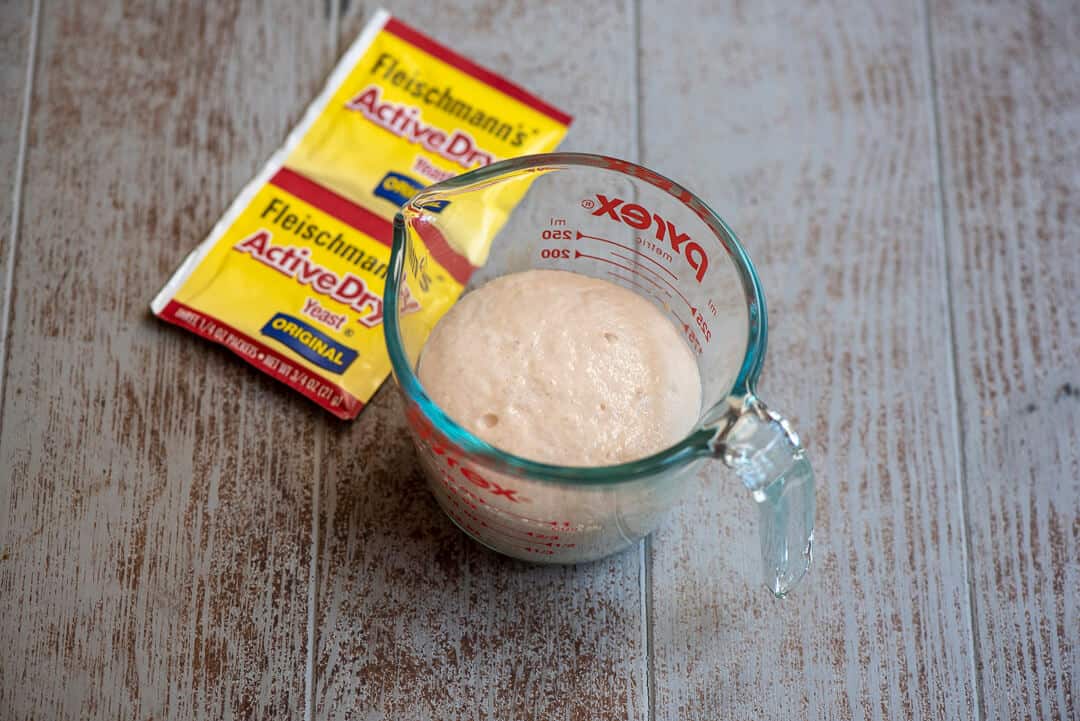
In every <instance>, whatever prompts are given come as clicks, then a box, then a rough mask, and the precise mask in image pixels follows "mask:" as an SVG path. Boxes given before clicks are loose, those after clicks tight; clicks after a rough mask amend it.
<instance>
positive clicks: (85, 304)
mask: <svg viewBox="0 0 1080 721" xmlns="http://www.w3.org/2000/svg"><path fill="white" fill-rule="evenodd" d="M436 5H439V6H442V5H443V4H442V3H425V2H419V1H408V2H406V1H402V2H392V3H391V4H390V9H391V10H392V11H394V12H395V13H396V14H399V15H400V16H401V17H402V18H403V19H405V20H406V21H407V22H410V23H412V24H414V25H416V26H418V27H420V28H422V29H425V30H426V31H427V32H429V33H430V34H432V35H434V36H435V37H436V38H438V39H439V40H441V41H443V42H445V43H446V44H448V45H450V46H451V47H453V48H455V49H456V50H458V51H460V52H462V53H464V54H466V55H468V56H471V57H472V58H474V59H476V60H478V61H480V62H482V63H484V64H486V65H490V66H492V67H493V68H495V69H498V70H499V71H501V72H504V73H505V74H507V75H509V76H510V77H511V78H513V79H514V80H516V81H518V82H520V83H522V84H523V85H526V86H527V87H529V88H531V89H533V90H535V91H537V92H538V93H539V94H540V95H541V96H543V97H545V98H547V99H549V100H550V101H551V102H553V103H554V104H555V105H557V106H558V107H561V108H565V109H567V110H568V111H570V112H571V113H572V114H573V115H574V116H575V117H576V120H575V124H574V126H573V128H572V131H571V135H570V136H569V137H568V139H567V142H566V143H565V144H564V146H563V147H564V148H566V149H573V150H585V151H593V152H601V153H607V154H613V155H617V156H621V157H625V158H629V159H632V160H639V161H640V162H642V163H644V164H646V165H648V166H650V167H652V168H655V169H656V170H658V171H660V172H663V173H665V174H667V175H669V176H671V177H674V178H678V179H680V180H683V181H685V183H686V184H687V185H688V186H689V187H691V188H692V189H694V190H696V191H697V192H698V193H699V194H700V195H702V196H703V197H704V198H706V199H708V200H709V201H711V203H712V204H713V205H714V207H716V208H718V209H720V210H721V212H722V213H723V214H725V215H726V217H727V218H728V220H730V221H731V223H732V224H733V225H734V226H735V228H736V230H737V231H738V232H739V234H740V236H741V237H742V238H743V239H744V241H745V242H746V244H747V246H748V247H749V249H750V252H751V254H752V255H753V257H754V259H755V260H756V262H757V264H758V266H759V269H760V271H761V274H762V276H763V281H764V284H765V287H766V289H767V291H768V293H769V302H770V307H771V315H772V317H771V321H772V331H773V333H772V338H771V343H770V357H769V361H768V364H767V368H766V375H765V378H764V380H763V383H762V392H763V395H764V396H765V397H766V398H767V399H769V400H770V401H772V402H774V403H775V405H776V406H777V407H778V408H781V409H783V410H784V411H785V412H787V413H788V414H790V415H791V416H792V418H793V419H794V420H795V422H796V424H797V427H798V428H799V430H800V432H801V433H802V435H803V436H804V437H805V439H806V440H807V441H808V443H809V445H810V447H811V451H812V453H813V456H814V459H815V462H816V464H817V466H818V468H819V470H820V477H821V488H820V492H819V505H818V536H817V537H818V543H817V554H818V555H817V562H816V567H815V569H814V571H813V574H812V576H811V577H810V578H809V581H808V582H807V583H806V584H805V586H804V587H802V588H800V589H799V590H798V591H797V592H796V593H795V594H794V595H793V596H792V597H791V598H790V599H788V600H786V601H783V602H777V601H774V600H771V599H770V598H769V597H768V595H767V594H766V593H765V592H764V591H762V590H761V589H760V588H759V586H758V578H757V562H756V555H755V554H756V546H755V540H754V536H753V531H754V524H755V519H754V518H753V517H752V508H751V507H750V504H748V503H746V502H745V500H744V499H741V498H739V495H738V487H737V481H735V480H734V478H733V477H732V476H731V475H730V474H728V473H727V472H725V471H722V470H720V469H719V468H717V469H715V470H714V472H713V473H712V474H710V476H709V477H702V478H701V479H700V480H699V482H698V485H697V487H696V488H695V489H694V491H693V493H692V494H691V496H692V497H691V499H690V500H689V501H688V502H687V503H685V504H684V505H683V506H682V507H681V508H680V509H679V511H678V512H677V513H676V514H675V515H674V516H673V517H672V518H671V519H670V520H669V522H667V524H666V525H664V526H663V528H662V529H661V530H660V531H659V532H658V533H657V534H655V535H654V536H653V537H652V538H651V539H649V540H648V541H646V542H645V543H643V544H642V545H641V546H640V547H639V548H638V549H636V550H633V551H631V552H627V553H624V554H621V555H619V556H616V557H614V558H610V559H608V560H605V561H602V562H599V563H595V564H591V565H586V566H581V567H571V568H542V567H532V566H526V565H523V564H519V563H516V562H511V561H508V560H505V559H502V558H499V557H496V556H494V555H493V554H491V553H488V552H487V551H485V550H483V549H481V548H480V547H479V546H477V545H475V544H473V543H472V542H470V541H468V540H466V539H465V538H464V537H463V536H461V535H460V534H459V533H458V532H456V531H455V530H454V529H453V528H452V527H451V525H450V523H449V522H448V521H447V520H446V519H445V518H444V517H443V516H442V515H441V514H440V513H439V511H438V510H437V508H436V506H435V504H434V502H433V501H432V499H431V498H430V497H429V495H428V493H427V492H426V490H425V489H424V487H423V484H422V480H421V478H420V474H419V471H418V469H417V467H416V464H415V459H414V455H413V452H412V450H411V448H410V446H409V444H408V442H407V440H406V439H405V437H404V436H403V421H402V419H401V416H400V406H399V403H398V400H397V398H396V396H395V395H394V393H393V392H391V389H390V388H384V389H383V391H382V392H380V394H379V395H378V396H377V399H376V401H375V402H374V404H373V406H372V407H370V408H369V409H367V410H366V411H365V412H364V413H363V415H362V416H361V417H360V419H359V420H358V421H357V422H355V423H352V424H343V423H341V422H339V421H336V420H334V419H332V418H331V417H329V416H328V415H326V414H324V413H323V412H322V411H319V410H318V409H317V408H315V406H314V405H312V404H310V403H308V402H307V401H304V400H303V399H301V398H299V396H297V395H295V394H293V393H292V392H290V391H288V390H286V389H285V388H284V387H282V386H277V385H275V384H274V383H273V382H272V381H270V380H268V379H267V378H265V377H262V376H260V375H258V374H257V373H255V372H253V371H252V370H251V369H249V368H248V367H246V366H244V365H243V364H241V363H239V362H238V361H236V360H235V359H234V358H232V357H230V356H229V355H228V354H227V353H226V352H225V351H222V350H220V349H217V348H215V347H211V346H209V345H208V344H205V343H202V342H199V341H196V340H195V339H194V338H193V337H191V336H188V335H186V334H183V333H181V332H179V331H177V330H175V329H172V328H170V327H167V326H165V325H164V324H162V323H160V322H157V321H155V320H153V319H151V318H150V316H149V314H148V311H147V304H148V302H149V299H150V298H151V297H152V295H153V294H154V293H155V292H156V291H157V289H158V288H159V287H160V286H161V285H162V283H163V282H164V281H165V279H166V278H167V276H168V275H169V273H170V272H171V271H172V270H173V269H174V268H175V267H176V265H177V264H178V262H179V261H180V259H181V258H182V257H183V255H184V254H185V253H186V252H187V251H188V250H189V249H190V248H191V247H192V246H193V245H194V244H195V243H196V242H197V241H198V240H199V239H200V238H202V237H203V235H204V234H205V233H206V232H207V230H208V229H209V227H210V226H211V224H212V223H213V222H214V220H215V219H216V218H217V217H218V216H219V215H220V213H221V212H222V210H223V209H224V208H225V207H226V205H227V203H228V202H229V201H230V200H231V199H232V197H233V196H234V195H235V194H236V193H237V191H238V190H239V189H240V188H241V186H242V185H243V184H244V183H245V182H246V180H247V179H248V178H249V177H250V176H251V175H252V174H253V173H254V171H255V170H256V169H257V168H258V167H259V166H260V164H261V163H262V162H263V160H264V159H265V158H266V157H267V155H268V154H269V153H270V152H271V151H272V150H273V149H274V148H275V147H276V146H277V145H278V144H279V143H280V142H281V140H282V139H283V138H284V135H285V133H286V132H287V130H288V129H289V128H290V127H291V126H292V125H293V124H294V123H295V122H296V121H297V119H298V116H299V114H300V112H301V111H302V110H303V108H304V107H305V105H306V104H307V103H308V102H309V101H310V100H311V98H312V97H313V96H314V94H315V93H316V91H317V90H318V89H319V88H320V87H321V85H322V83H323V81H324V79H325V76H326V74H327V72H328V70H329V68H330V67H331V66H332V64H333V63H334V61H335V59H336V58H337V56H338V54H339V52H340V51H341V50H342V48H343V47H344V45H345V44H346V43H347V42H349V41H350V40H351V39H352V38H353V36H354V35H355V34H356V32H357V31H358V30H359V28H360V27H361V26H362V25H363V23H364V22H365V20H366V19H367V18H368V17H369V16H370V13H371V12H372V11H373V9H374V8H373V7H369V6H367V5H365V6H363V7H361V6H359V5H357V4H356V3H350V2H347V1H346V0H310V1H308V2H301V1H300V0H266V1H265V2H255V1H254V0H251V1H243V2H241V1H235V2H234V1H232V0H221V1H219V2H208V3H201V2H157V3H153V2H136V1H134V0H132V1H130V2H121V1H120V0H115V1H112V0H109V1H106V0H93V1H88V0H5V2H4V3H3V4H2V5H0V108H2V113H3V117H2V123H0V191H2V192H0V297H2V298H3V307H2V314H0V329H2V330H3V333H2V334H0V340H2V343H3V348H2V350H3V353H2V355H0V358H2V361H0V364H2V365H0V368H2V375H0V378H2V382H3V391H2V407H0V424H2V425H0V434H2V435H0V718H2V719H4V720H5V721H6V720H8V719H11V720H13V721H14V720H19V721H22V720H24V719H166V718H168V719H187V718H200V719H203V718H205V719H226V718H253V719H286V718H310V719H364V720H369V719H394V720H398V719H401V720H411V719H439V720H442V719H500V720H517V719H566V720H578V719H581V720H586V719H587V720H590V721H592V720H594V719H595V720H600V719H635V720H636V719H641V720H645V719H650V720H651V719H656V720H663V721H675V720H676V719H677V720H679V721H683V720H687V719H702V720H704V719H720V718H722V719H728V718H730V719H802V718H807V719H900V718H904V719H909V718H910V719H1002V720H1006V719H1008V720H1010V721H1011V720H1014V719H1075V718H1077V705H1078V684H1080V679H1078V676H1077V674H1078V664H1077V655H1078V644H1077V640H1078V638H1077V637H1078V635H1080V631H1078V629H1080V611H1078V606H1080V568H1078V548H1080V480H1078V479H1080V431H1078V428H1080V7H1078V6H1077V4H1076V3H1075V1H1074V0H1062V1H1060V2H1052V1H1051V0H1038V1H1036V2H1031V3H1027V4H1020V3H1017V4H1015V5H1016V6H1015V7H1013V6H1012V5H1013V4H1010V3H989V2H974V1H965V0H948V1H944V0H943V1H941V2H938V1H936V0H930V1H928V2H893V1H892V0H866V1H860V2H856V1H854V0H850V1H849V0H836V1H835V2H831V3H827V2H806V3H801V2H799V3H794V2H779V1H766V2H730V3H727V2H725V3H717V2H706V1H705V0H685V1H683V2H679V3H661V2H656V1H655V0H653V1H650V0H640V2H621V3H615V2H609V3H594V2H588V3H583V4H579V3H576V2H570V1H569V0H567V1H563V0H559V1H558V2H543V3H541V2H528V3H527V2H521V1H519V2H512V3H505V4H504V3H498V2H486V3H485V2H475V3H473V2H465V1H464V0H461V1H458V2H454V3H452V4H449V5H447V6H445V7H435V6H436Z"/></svg>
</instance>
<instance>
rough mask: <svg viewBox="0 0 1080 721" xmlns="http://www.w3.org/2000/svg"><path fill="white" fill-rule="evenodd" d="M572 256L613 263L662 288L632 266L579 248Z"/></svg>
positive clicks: (661, 288)
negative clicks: (584, 251)
mask: <svg viewBox="0 0 1080 721" xmlns="http://www.w3.org/2000/svg"><path fill="white" fill-rule="evenodd" d="M574 257H575V258H590V259H592V260H599V261H600V262H601V263H608V264H610V265H613V266H615V267H616V268H622V269H623V270H625V271H626V272H628V273H632V274H633V275H636V276H637V277H638V278H641V279H642V280H647V281H649V282H650V283H652V284H653V285H655V286H656V287H657V288H659V289H660V290H663V287H661V286H660V284H659V283H657V282H656V281H655V280H653V279H652V278H650V277H649V276H647V275H641V274H640V273H639V272H638V271H637V270H635V269H634V268H627V267H626V266H625V265H621V264H619V263H616V262H615V261H613V260H608V259H607V258H601V257H600V256H598V255H589V254H588V253H582V252H581V251H580V250H575V251H574ZM675 292H676V293H677V292H678V291H675ZM684 300H685V299H684Z"/></svg>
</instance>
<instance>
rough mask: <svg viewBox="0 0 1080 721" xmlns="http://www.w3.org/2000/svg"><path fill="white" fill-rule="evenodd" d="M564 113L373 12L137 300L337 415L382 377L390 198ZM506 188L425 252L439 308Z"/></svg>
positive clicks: (480, 251) (551, 136)
mask: <svg viewBox="0 0 1080 721" xmlns="http://www.w3.org/2000/svg"><path fill="white" fill-rule="evenodd" d="M570 121H571V118H570V116H568V115H566V114H565V113H563V112H561V111H559V110H557V109H555V108H553V107H552V106H550V105H548V104H547V103H545V102H544V101H543V100H541V99H539V98H537V97H536V96H534V95H532V94H531V93H529V92H527V91H525V90H523V89H522V88H520V87H518V86H517V85H514V84H513V83H511V82H510V81H508V80H506V79H504V78H502V77H500V76H499V75H497V74H495V73H493V72H491V71H489V70H486V69H484V68H482V67H480V66H478V65H476V64H475V63H473V62H471V61H469V60H467V59H466V58H463V57H461V56H460V55H458V54H456V53H454V52H453V51H451V50H449V49H447V48H445V47H443V46H442V45H440V44H438V43H436V42H435V41H434V40H432V39H430V38H428V37H427V36H425V35H422V34H421V33H419V32H417V31H416V30H414V29H412V28H410V27H409V26H407V25H405V24H404V23H402V22H401V21H399V20H397V19H395V18H393V17H391V16H390V15H389V14H388V13H387V12H385V11H383V10H380V11H378V12H377V13H376V14H375V17H374V18H373V19H372V20H371V22H370V23H368V25H367V27H366V28H365V29H364V30H363V32H362V33H361V34H360V36H359V37H358V38H357V39H356V41H355V42H354V43H353V45H352V46H351V47H350V48H349V50H348V52H346V53H345V56H344V57H343V58H342V59H341V62H339V63H338V65H337V67H336V68H335V69H334V71H333V73H332V74H331V75H330V79H329V81H328V82H327V84H326V87H325V88H324V89H323V91H322V93H321V94H320V95H319V97H318V98H316V100H315V102H314V103H312V105H311V106H310V107H309V108H308V110H307V112H306V114H305V116H304V119H303V120H302V121H301V123H300V125H299V126H297V127H296V128H295V129H294V130H293V131H292V133H290V134H289V137H288V139H287V140H286V142H285V145H284V146H283V147H282V148H280V149H279V150H278V151H277V152H276V153H274V155H273V156H272V157H271V158H270V161H269V162H268V163H267V164H266V166H265V167H264V168H263V169H262V170H261V171H260V172H259V174H258V175H257V176H256V177H255V179H254V180H252V181H251V183H249V184H248V185H247V187H245V188H244V190H243V191H242V192H241V193H240V195H239V196H238V197H237V198H236V200H235V201H233V204H232V206H231V207H230V208H229V209H228V211H227V212H226V213H225V215H224V216H223V217H222V218H221V220H219V221H218V223H217V224H216V225H215V226H214V228H213V230H212V231H211V232H210V235H209V237H207V239H206V240H204V241H203V242H202V244H200V245H199V247H198V248H196V249H195V251H194V252H192V254H191V255H190V256H188V257H187V259H185V261H184V262H183V264H182V265H181V266H180V268H179V270H177V271H176V273H175V274H174V275H173V277H172V278H171V279H170V280H169V282H168V283H167V284H166V286H165V287H164V288H163V289H162V291H161V292H160V293H159V294H158V295H157V297H155V298H154V300H153V302H152V303H151V309H152V310H153V312H154V314H155V315H157V316H159V317H161V318H163V319H164V320H166V321H169V322H170V323H175V324H176V325H179V326H181V327H183V328H186V329H188V330H190V331H192V332H194V333H196V334H197V335H200V336H202V337H203V338H207V339H209V340H212V341H214V342H217V343H220V344H222V345H224V346H226V347H227V348H229V349H230V350H232V351H233V352H235V353H236V354H237V355H239V356H240V357H241V358H243V359H245V360H246V361H248V362H249V363H251V364H252V365H254V366H255V367H257V368H259V369H260V370H262V371H264V372H265V373H269V374H270V375H271V376H273V377H275V378H277V379H278V380H281V381H283V382H285V383H287V384H288V385H289V386H291V387H293V388H295V389H296V390H298V391H300V392H301V393H303V394H304V395H305V396H307V397H308V398H310V399H312V400H314V401H315V402H316V403H318V404H319V405H321V406H322V407H323V408H326V409H327V410H329V411H330V412H331V413H334V414H335V415H337V416H339V417H341V418H353V417H355V416H356V414H357V413H359V412H360V410H361V409H362V408H363V407H364V404H365V403H366V402H367V401H368V399H370V398H371V396H372V395H373V394H374V393H375V391H376V390H377V389H378V387H379V385H380V384H381V383H382V382H383V380H384V379H385V378H386V376H387V375H388V374H389V372H390V360H389V358H388V357H387V353H386V346H385V343H384V340H383V329H382V318H383V305H382V294H383V286H384V284H385V280H386V274H387V271H388V265H389V260H390V242H391V235H392V223H391V221H392V219H393V217H394V213H395V212H396V211H397V209H398V207H399V206H400V205H401V204H402V203H404V202H405V201H407V200H408V199H409V198H410V197H412V196H413V195H414V194H415V193H416V192H417V191H418V190H420V189H421V188H424V187H426V186H427V185H429V184H431V183H434V182H437V181H439V180H444V179H446V178H450V177H453V176H455V175H458V174H460V173H463V172H465V171H467V170H471V169H474V168H479V167H483V166H485V165H488V164H490V163H493V162H495V161H497V160H501V159H504V158H509V157H514V156H517V155H524V154H530V153H540V152H547V151H551V150H554V148H555V147H556V146H557V145H558V143H559V141H560V140H562V138H563V136H564V135H566V131H567V128H568V127H569V125H570ZM519 195H520V193H519V194H517V195H511V194H506V195H504V196H502V197H500V198H499V199H498V202H499V203H502V204H504V205H505V212H504V213H500V215H501V218H500V219H499V220H497V221H496V222H495V223H484V224H480V225H479V227H477V228H476V230H475V232H473V233H470V234H464V235H463V237H465V238H466V240H464V241H461V242H465V243H468V247H453V246H451V245H442V246H441V247H432V248H429V250H430V251H431V253H432V258H433V260H434V261H435V262H436V263H437V264H438V265H439V267H440V269H441V271H442V273H441V275H442V276H444V277H445V278H446V282H444V283H441V284H439V286H438V290H437V292H439V293H443V294H444V295H445V298H443V299H439V300H442V301H444V302H445V305H446V306H449V305H450V304H451V303H452V302H453V301H454V300H455V299H456V298H457V296H458V295H460V293H461V291H462V290H463V289H464V286H465V283H466V282H467V281H468V278H469V275H470V273H471V272H472V270H473V268H474V266H475V265H477V264H478V263H479V262H481V261H482V259H483V258H484V257H485V256H486V253H487V249H488V247H489V246H490V244H491V241H492V240H493V238H494V235H495V233H496V232H497V231H498V228H499V227H501V225H502V222H504V221H505V219H506V216H507V215H509V213H510V211H511V210H512V208H513V205H514V204H515V203H516V202H517V201H518V200H519V199H520V197H519ZM429 210H430V209H429ZM433 212H437V210H436V211H433ZM440 304H441V303H440Z"/></svg>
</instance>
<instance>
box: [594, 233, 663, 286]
mask: <svg viewBox="0 0 1080 721" xmlns="http://www.w3.org/2000/svg"><path fill="white" fill-rule="evenodd" d="M582 238H589V239H590V240H599V241H600V242H601V243H609V244H611V245H616V246H618V247H620V248H625V249H626V250H629V251H630V252H631V253H636V254H637V255H640V256H641V257H642V258H644V259H645V260H647V261H649V262H650V263H652V264H653V265H655V266H656V267H657V268H659V269H660V270H662V271H664V272H665V273H667V274H668V275H670V276H671V277H672V278H674V279H675V280H678V279H679V276H677V275H675V274H674V273H672V272H671V271H670V270H668V269H667V268H666V267H664V266H663V265H661V264H660V263H658V262H657V261H656V260H654V259H653V258H651V257H649V255H648V254H646V253H642V252H641V251H640V250H637V249H636V248H631V247H630V246H629V245H623V244H622V243H616V242H615V241H614V240H608V239H607V238H601V237H600V236H598V235H585V234H584V233H582V232H581V231H580V230H579V231H578V232H577V239H578V240H581V239H582Z"/></svg>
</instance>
